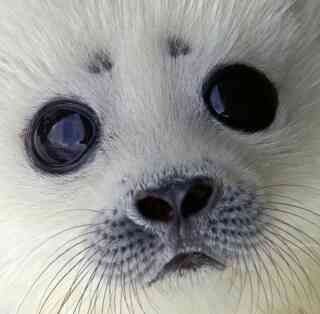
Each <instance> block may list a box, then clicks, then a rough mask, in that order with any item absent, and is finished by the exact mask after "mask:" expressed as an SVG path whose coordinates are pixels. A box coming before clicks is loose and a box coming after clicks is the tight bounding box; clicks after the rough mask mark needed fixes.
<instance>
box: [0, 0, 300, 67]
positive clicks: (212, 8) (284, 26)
mask: <svg viewBox="0 0 320 314" xmlns="http://www.w3.org/2000/svg"><path fill="white" fill-rule="evenodd" d="M297 2H298V1H296V0H259V1H257V0H241V1H239V0H201V1H198V0H155V1H149V0H130V1H127V0H116V1H104V0H86V1H84V0H74V1H64V0H53V1H48V0H45V1H36V0H26V1H21V0H12V1H10V2H4V1H2V3H0V33H1V34H2V38H3V40H4V41H6V45H5V46H6V47H4V48H2V49H3V53H4V54H6V55H12V56H14V55H17V54H19V53H20V52H21V51H24V50H26V53H24V58H26V56H29V58H30V59H33V58H39V57H40V58H41V56H42V55H41V52H42V53H43V56H42V57H43V59H44V58H45V59H49V60H56V59H57V58H59V57H61V58H63V60H64V62H61V60H59V61H58V62H57V65H58V64H64V63H66V62H68V64H72V63H75V64H78V63H79V62H81V61H82V59H85V58H87V56H88V55H89V56H90V55H91V57H92V55H94V54H95V53H96V51H97V50H107V51H108V52H109V53H110V54H111V56H113V59H115V58H117V57H118V56H119V58H120V56H123V59H126V58H127V57H128V54H129V53H128V51H130V57H131V56H132V57H133V58H134V57H135V55H141V54H144V55H146V54H148V53H149V54H150V55H153V56H158V55H159V54H161V47H163V43H164V42H166V41H167V40H168V37H170V38H172V37H174V38H175V37H177V38H179V39H180V38H181V39H182V40H183V42H184V43H187V45H188V46H190V48H193V52H194V54H193V55H194V57H195V58H197V57H198V56H200V55H201V56H202V57H206V56H216V57H215V58H214V60H212V62H213V63H217V62H222V61H225V60H219V59H221V58H222V59H223V58H225V59H227V60H230V59H240V60H241V58H255V57H256V56H259V55H260V56H262V55H263V56H264V59H265V60H268V59H270V58H272V59H279V60H281V59H283V57H284V55H285V53H286V52H287V51H288V50H289V49H287V48H288V46H290V44H291V38H292V37H294V36H298V35H297V34H296V32H295V27H296V26H297V25H298V19H297V13H296V12H295V11H294V10H291V8H293V7H296V6H294V4H295V3H297ZM294 12H295V13H294ZM293 35H294V36H293ZM6 36H8V38H9V39H8V40H6ZM12 38H15V40H14V41H13V40H12ZM292 41H294V40H293V39H292ZM8 43H9V44H8ZM17 46H18V47H17ZM39 47H41V51H40V50H39V49H35V48H39ZM141 47H143V49H141ZM8 50H11V51H8ZM44 52H45V53H44ZM135 52H136V54H135ZM253 52H254V53H253ZM276 52H278V55H274V54H275V53H276ZM0 53H1V52H0ZM251 54H252V55H251ZM51 56H52V57H51ZM68 56H69V57H70V60H68ZM51 62H53V61H51ZM259 63H263V62H261V60H260V61H259ZM265 63H266V64H267V63H270V62H269V61H266V62H265Z"/></svg>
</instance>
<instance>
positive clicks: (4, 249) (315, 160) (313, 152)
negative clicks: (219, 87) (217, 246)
mask: <svg viewBox="0 0 320 314" xmlns="http://www.w3.org/2000/svg"><path fill="white" fill-rule="evenodd" d="M319 7H320V5H319V4H318V1H317V0H314V1H313V0H308V1H300V0H243V1H239V0H215V1H211V0H199V1H196V0H173V1H172V0H157V1H151V0H134V1H129V0H117V1H104V0H86V1H82V0H68V1H65V0H50V1H49V0H41V1H40V0H20V1H19V0H10V1H6V0H1V1H0V43H1V44H0V86H1V93H0V113H1V119H0V134H1V136H0V151H1V154H0V174H1V175H0V187H1V188H0V223H1V224H0V236H1V237H0V249H1V250H0V252H1V254H0V274H1V277H0V296H1V297H0V312H1V313H3V314H13V313H16V312H18V313H22V314H25V313H28V314H33V313H39V312H38V311H40V312H41V313H81V314H84V313H95V312H94V309H95V310H96V311H97V313H100V312H101V313H102V310H103V313H112V312H115V313H130V312H131V313H133V312H134V313H143V312H144V313H147V314H149V313H155V312H158V313H161V314H162V313H172V314H173V313H174V314H178V313H184V314H191V313H199V314H216V313H226V314H229V313H239V314H248V313H254V314H256V313H257V314H258V313H268V314H271V313H272V314H273V313H274V314H278V313H279V314H288V313H292V314H301V313H306V314H317V313H319V311H320V303H319V293H320V269H319V264H320V256H319V252H320V248H319V245H320V244H319V241H320V209H319V205H320V190H319V187H320V185H319V183H320V182H319V181H320V167H319V166H320V165H319V162H320V159H319V155H320V143H319V140H320V137H319V134H320V124H319V119H320V103H319V102H320V86H319V84H320V54H319V52H320V50H319V48H320V42H319V40H320V38H319V35H320V31H319V30H320V27H319V25H318V24H319V23H318V22H319V18H320V14H319ZM168 38H181V39H182V40H183V47H184V51H185V52H186V51H187V52H188V53H181V55H180V56H176V57H174V58H173V57H172V53H171V55H170V51H169V50H168V45H167V43H168ZM186 44H187V45H189V46H187V48H188V49H187V50H186V46H185V45H186ZM171 48H172V47H171ZM178 48H179V47H178ZM179 49H181V45H180V48H179ZM179 49H177V48H176V52H175V53H177V50H179ZM97 55H100V57H98V58H97ZM101 55H102V56H108V58H110V61H109V60H106V58H101ZM97 59H98V60H100V62H101V60H102V65H101V64H100V66H101V69H100V68H99V70H97V67H95V71H92V70H91V71H90V65H92V63H91V62H93V61H92V60H97ZM232 62H241V63H246V64H250V65H253V66H255V67H257V68H259V69H261V70H262V71H264V72H265V73H266V74H267V75H268V76H269V77H270V78H271V79H272V80H273V82H274V83H275V84H276V86H277V89H278V91H279V97H280V107H279V112H278V115H277V118H276V121H275V122H274V123H273V124H272V126H271V128H270V129H268V130H267V131H265V132H262V133H257V134H255V135H243V134H240V133H238V132H235V131H231V130H229V129H227V128H224V127H222V126H221V125H219V123H217V122H216V121H214V120H213V119H212V118H211V117H210V115H209V114H208V112H207V110H206V108H205V106H204V105H203V101H202V99H201V96H200V91H201V86H202V84H203V81H204V79H205V77H206V76H207V75H208V73H210V72H211V71H212V69H213V68H214V67H215V66H217V65H219V64H225V63H232ZM103 64H104V65H103ZM91 69H92V66H91ZM61 96H63V97H74V98H76V99H80V100H82V101H84V102H86V103H87V104H90V106H91V107H92V108H94V110H95V111H96V112H97V113H98V115H99V117H100V119H101V121H102V124H103V139H102V142H101V143H100V146H99V150H98V151H97V153H96V155H95V157H94V160H92V161H91V162H88V163H87V164H86V165H85V166H84V167H82V168H81V169H80V170H79V171H77V172H75V173H71V174H68V175H65V176H53V175H48V174H45V173H42V172H40V171H38V170H37V169H35V167H33V165H32V163H31V162H30V160H29V158H28V155H27V154H26V150H25V145H24V138H25V136H26V135H27V134H28V132H27V131H28V126H29V122H30V120H31V119H32V117H33V116H34V115H35V113H36V112H37V111H38V110H39V109H40V108H41V106H42V105H43V104H44V103H46V102H47V101H50V100H51V99H54V98H56V97H61ZM204 159H206V160H210V163H209V164H208V165H206V166H204V165H203V163H202V160H204ZM173 169H175V170H176V171H178V172H180V173H181V174H184V175H195V174H199V173H200V174H201V173H203V172H204V171H205V172H206V173H210V174H212V175H214V176H217V177H222V178H223V180H224V181H225V182H231V183H234V182H238V181H239V182H240V181H242V182H245V184H248V185H250V186H252V185H253V186H254V187H255V193H256V195H257V196H259V197H260V198H261V201H260V204H261V206H263V207H264V212H265V213H266V214H265V215H266V217H267V215H269V216H268V217H272V218H271V222H270V225H269V226H268V228H267V230H266V231H265V233H264V234H265V238H264V242H263V244H262V245H261V246H259V247H258V248H257V250H254V251H252V252H251V254H250V255H249V256H240V257H239V258H238V259H237V262H236V263H234V264H233V265H232V266H231V267H229V268H227V269H226V270H225V271H224V272H223V273H220V272H216V271H205V270H204V271H199V272H198V273H196V274H194V275H191V274H190V275H189V276H185V277H183V278H172V280H164V281H163V282H161V283H159V284H156V285H155V286H153V287H151V288H147V287H144V288H143V289H142V288H139V287H133V286H131V287H130V286H129V287H128V286H126V285H125V282H122V281H121V280H119V281H118V282H116V283H114V284H113V285H112V284H108V283H107V282H105V281H104V280H103V277H101V275H100V276H98V275H97V274H98V272H96V273H95V272H94V270H95V269H96V266H97V263H98V261H97V260H95V259H91V260H90V259H84V257H83V256H85V255H83V254H82V253H81V252H83V251H84V248H85V247H86V245H88V243H91V244H92V243H94V242H95V241H96V238H95V237H96V235H95V234H94V235H93V236H92V235H90V236H89V234H88V232H90V231H92V229H90V228H89V227H90V224H93V223H94V222H97V221H98V222H101V221H100V220H101V217H100V216H99V214H98V212H99V213H101V211H102V210H103V215H104V218H105V216H108V215H109V216H110V213H111V209H114V208H115V207H117V208H130V204H131V203H130V198H129V197H128V196H127V195H128V193H129V192H130V191H135V190H137V189H138V188H141V187H146V186H153V185H156V184H157V183H158V182H159V180H161V179H162V178H163V177H164V176H170V175H173V174H174V172H173ZM177 169H179V170H177ZM109 209H110V210H109ZM120 213H121V214H124V213H122V212H121V211H120ZM125 214H126V215H127V216H129V217H132V219H133V220H135V219H137V224H139V221H138V218H136V217H134V213H133V212H129V213H125ZM91 226H92V225H91ZM88 228H89V229H88ZM88 230H89V231H88ZM86 232H87V233H86ZM85 239H87V241H88V243H85V242H83V241H84V240H85ZM146 257H147V258H150V256H149V255H148V254H147V255H146ZM81 259H82V260H81ZM81 276H82V277H81ZM101 278H102V280H100V279H101ZM77 279H78V280H77ZM69 297H70V298H69ZM78 310H79V312H77V311H78Z"/></svg>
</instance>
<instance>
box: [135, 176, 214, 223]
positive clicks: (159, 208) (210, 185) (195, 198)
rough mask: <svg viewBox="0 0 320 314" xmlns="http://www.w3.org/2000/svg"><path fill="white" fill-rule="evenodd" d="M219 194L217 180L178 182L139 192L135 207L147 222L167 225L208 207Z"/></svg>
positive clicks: (205, 178)
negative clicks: (215, 183) (215, 181)
mask: <svg viewBox="0 0 320 314" xmlns="http://www.w3.org/2000/svg"><path fill="white" fill-rule="evenodd" d="M216 193H217V189H216V187H215V185H214V180H212V179H210V178H207V177H197V178H193V179H189V180H184V181H182V180H181V181H177V180H175V181H174V182H171V183H170V182H169V183H167V184H166V185H165V186H163V187H160V188H159V189H154V190H149V191H141V192H139V193H138V194H137V197H136V202H135V206H136V209H137V210H138V212H139V213H140V214H141V215H142V216H143V217H144V218H145V219H147V220H151V221H156V222H163V223H168V222H170V221H172V220H174V219H175V217H177V216H180V217H182V218H189V217H191V216H193V215H196V214H197V213H199V212H201V211H202V210H204V209H206V208H209V207H210V206H212V205H213V202H214V200H215V199H216V197H215V196H216Z"/></svg>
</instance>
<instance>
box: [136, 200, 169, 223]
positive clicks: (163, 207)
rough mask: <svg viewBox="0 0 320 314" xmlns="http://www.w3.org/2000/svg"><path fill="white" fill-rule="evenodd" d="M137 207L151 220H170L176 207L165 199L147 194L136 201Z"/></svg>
mask: <svg viewBox="0 0 320 314" xmlns="http://www.w3.org/2000/svg"><path fill="white" fill-rule="evenodd" d="M136 207H137V209H138V211H139V212H140V214H141V215H142V216H143V217H144V218H147V219H149V220H153V221H160V222H169V221H171V220H172V219H173V217H174V209H173V208H172V206H171V205H170V204H169V203H168V202H167V201H165V200H163V199H161V198H158V197H155V196H146V197H144V198H141V199H139V200H137V201H136Z"/></svg>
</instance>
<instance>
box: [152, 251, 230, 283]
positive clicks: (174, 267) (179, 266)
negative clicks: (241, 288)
mask: <svg viewBox="0 0 320 314" xmlns="http://www.w3.org/2000/svg"><path fill="white" fill-rule="evenodd" d="M203 267H209V268H212V269H215V270H218V271H223V270H225V268H226V265H225V264H223V263H222V262H219V261H218V260H216V259H214V258H211V257H208V256H206V255H204V254H200V253H195V254H192V255H190V256H188V255H187V254H181V255H178V256H176V257H175V258H173V259H172V260H171V261H169V262H168V263H167V264H165V266H164V267H163V268H162V270H161V271H160V272H159V273H158V274H157V276H156V278H155V279H153V280H152V281H151V282H150V283H149V286H151V285H152V284H154V283H156V282H158V281H160V280H162V279H163V278H165V277H166V276H167V275H170V274H174V273H177V274H180V275H182V274H184V273H185V272H190V271H197V270H199V269H201V268H203Z"/></svg>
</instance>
